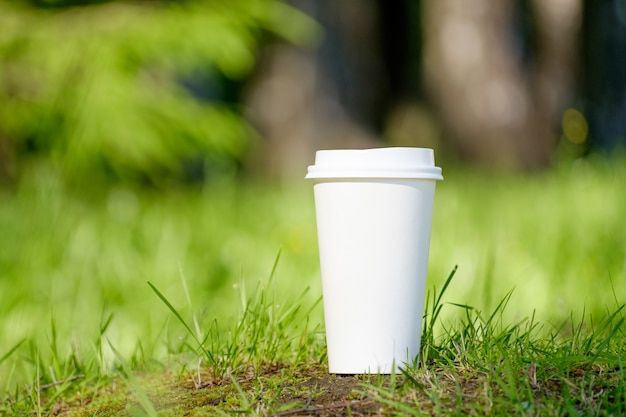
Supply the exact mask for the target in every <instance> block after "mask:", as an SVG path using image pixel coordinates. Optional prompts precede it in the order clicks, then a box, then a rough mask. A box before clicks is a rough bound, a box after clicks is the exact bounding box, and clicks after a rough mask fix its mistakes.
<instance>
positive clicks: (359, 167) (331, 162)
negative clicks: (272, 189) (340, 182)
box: [305, 147, 443, 180]
mask: <svg viewBox="0 0 626 417" xmlns="http://www.w3.org/2000/svg"><path fill="white" fill-rule="evenodd" d="M305 178H309V179H317V178H319V179H324V178H325V179H331V178H404V179H429V180H443V176H442V175H441V168H439V167H437V166H435V154H434V152H433V150H432V149H428V148H400V147H393V148H374V149H336V150H322V151H317V152H316V153H315V165H311V166H309V169H308V173H307V175H306V177H305Z"/></svg>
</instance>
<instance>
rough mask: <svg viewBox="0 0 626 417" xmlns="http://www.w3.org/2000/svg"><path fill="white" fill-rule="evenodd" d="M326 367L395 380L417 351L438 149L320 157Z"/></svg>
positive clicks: (317, 180)
mask: <svg viewBox="0 0 626 417" xmlns="http://www.w3.org/2000/svg"><path fill="white" fill-rule="evenodd" d="M306 178H310V179H312V180H313V181H314V194H315V209H316V218H317V230H318V240H319V252H320V266H321V275H322V290H323V300H324V316H325V324H326V342H327V346H328V367H329V371H330V372H331V373H337V374H361V373H383V374H385V373H391V372H395V371H396V370H397V367H402V366H403V365H404V364H406V363H412V362H413V361H414V360H415V359H416V358H417V355H418V353H419V348H420V338H421V331H422V316H423V310H424V298H425V289H426V271H427V266H428V252H429V247H430V231H431V224H432V213H433V199H434V194H435V182H436V180H442V179H443V177H442V176H441V168H439V167H436V166H435V165H434V154H433V151H432V149H423V148H380V149H365V150H325V151H318V152H317V153H316V158H315V165H312V166H310V167H309V169H308V174H307V176H306Z"/></svg>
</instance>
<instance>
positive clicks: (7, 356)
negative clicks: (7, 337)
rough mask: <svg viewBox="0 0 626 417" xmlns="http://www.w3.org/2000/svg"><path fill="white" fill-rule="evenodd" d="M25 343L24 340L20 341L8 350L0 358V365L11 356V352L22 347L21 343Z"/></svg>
mask: <svg viewBox="0 0 626 417" xmlns="http://www.w3.org/2000/svg"><path fill="white" fill-rule="evenodd" d="M25 341H26V339H22V340H21V341H20V342H18V343H17V344H16V345H15V346H13V347H12V348H11V349H9V351H8V352H7V353H5V354H4V355H3V356H2V357H1V358H0V364H2V362H4V361H5V360H7V359H8V358H9V357H10V356H11V355H12V354H13V352H15V351H16V350H17V349H18V348H19V347H20V346H22V343H24V342H25Z"/></svg>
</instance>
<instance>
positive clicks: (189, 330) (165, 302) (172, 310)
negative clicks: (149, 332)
mask: <svg viewBox="0 0 626 417" xmlns="http://www.w3.org/2000/svg"><path fill="white" fill-rule="evenodd" d="M148 285H149V286H150V288H152V291H154V293H155V294H156V295H157V296H158V297H159V298H160V299H161V301H163V303H164V304H165V305H166V306H167V308H168V309H169V310H170V311H171V312H172V314H174V316H175V317H176V318H177V319H178V321H180V322H181V324H182V325H183V327H185V329H187V332H189V334H190V335H191V337H193V339H194V340H195V341H196V343H197V344H198V347H199V348H200V349H201V350H202V353H204V355H205V356H206V357H207V359H208V360H210V361H211V363H213V364H215V360H214V357H213V355H212V354H211V353H210V352H209V351H207V350H206V349H205V348H204V346H203V345H202V342H201V341H200V339H199V338H198V336H196V334H195V333H194V331H193V330H191V327H189V325H188V324H187V322H185V320H184V319H183V318H182V316H181V315H180V313H178V311H177V310H176V309H175V308H174V306H173V305H172V304H171V303H170V302H169V301H168V299H167V298H165V296H164V295H163V294H161V291H159V290H158V289H157V288H156V287H155V286H154V285H152V283H151V282H150V281H148Z"/></svg>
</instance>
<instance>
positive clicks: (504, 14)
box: [423, 0, 580, 169]
mask: <svg viewBox="0 0 626 417" xmlns="http://www.w3.org/2000/svg"><path fill="white" fill-rule="evenodd" d="M533 4H534V6H535V14H536V16H535V17H536V18H535V20H534V23H535V24H536V25H537V27H538V29H537V31H536V32H537V35H538V42H537V45H536V46H537V48H538V49H537V51H535V55H534V56H535V57H536V73H535V74H532V73H531V72H530V71H529V70H528V69H527V68H526V67H525V65H524V63H523V60H522V56H521V51H520V50H519V48H516V47H515V44H514V42H513V40H514V37H513V31H512V27H514V26H513V24H514V22H515V19H514V18H515V5H516V3H515V2H514V1H513V0H478V1H472V2H468V1H463V0H423V7H424V10H423V15H424V38H425V45H424V78H425V80H424V81H425V84H426V89H427V90H428V92H429V96H430V98H431V99H432V101H433V104H434V105H435V107H436V108H437V110H438V113H439V115H440V117H441V119H442V122H443V124H444V126H445V127H446V129H447V139H448V140H450V141H451V142H452V145H453V148H455V149H456V150H457V151H458V154H459V155H460V156H461V157H462V158H463V159H466V160H469V161H473V162H476V163H480V164H482V165H489V166H492V167H496V168H511V169H536V168H541V167H544V166H546V165H547V164H549V162H550V160H551V155H552V153H553V151H554V149H555V147H556V144H557V140H558V135H557V132H556V131H555V126H554V121H555V120H558V119H559V117H560V113H561V112H562V110H563V103H564V99H565V97H566V93H567V91H568V90H569V89H570V88H571V82H572V79H573V78H572V73H571V71H572V68H573V67H574V61H575V55H576V54H575V51H576V49H575V45H576V36H575V35H576V30H577V19H580V0H563V1H561V0H536V1H535V2H534V3H533Z"/></svg>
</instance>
